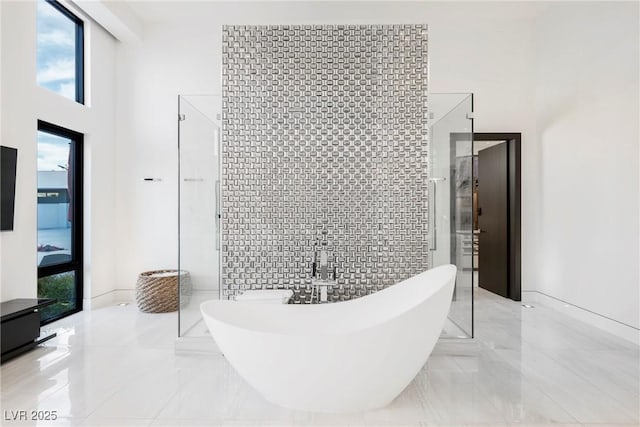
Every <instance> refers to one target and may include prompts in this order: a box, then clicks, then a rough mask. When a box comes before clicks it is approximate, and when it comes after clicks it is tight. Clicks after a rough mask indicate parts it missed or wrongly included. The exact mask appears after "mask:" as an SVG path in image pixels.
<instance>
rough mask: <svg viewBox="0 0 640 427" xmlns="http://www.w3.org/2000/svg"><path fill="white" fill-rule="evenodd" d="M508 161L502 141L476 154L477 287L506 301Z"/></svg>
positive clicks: (507, 293) (507, 279) (505, 145)
mask: <svg viewBox="0 0 640 427" xmlns="http://www.w3.org/2000/svg"><path fill="white" fill-rule="evenodd" d="M507 162H508V158H507V143H506V142H503V143H500V144H498V145H494V146H492V147H489V148H485V149H484V150H480V151H479V152H478V207H479V208H480V215H479V216H478V227H479V228H480V234H479V247H480V249H479V254H478V256H479V259H478V264H479V266H478V267H479V277H478V285H479V286H480V287H481V288H484V289H486V290H488V291H491V292H493V293H496V294H498V295H501V296H503V297H506V298H508V297H509V296H510V295H509V222H508V213H509V212H508V203H509V199H508V163H507Z"/></svg>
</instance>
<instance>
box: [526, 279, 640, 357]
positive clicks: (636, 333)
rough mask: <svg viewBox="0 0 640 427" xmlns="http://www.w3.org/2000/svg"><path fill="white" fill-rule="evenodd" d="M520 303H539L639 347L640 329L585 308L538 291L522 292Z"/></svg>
mask: <svg viewBox="0 0 640 427" xmlns="http://www.w3.org/2000/svg"><path fill="white" fill-rule="evenodd" d="M522 302H523V303H524V302H528V303H531V302H534V303H535V302H539V303H541V304H545V305H547V306H548V307H551V308H553V309H555V310H558V311H560V312H562V313H564V314H566V315H568V316H570V317H572V318H574V319H577V320H580V321H582V322H585V323H588V324H589V325H591V326H595V327H596V328H599V329H602V330H603V331H606V332H609V333H610V334H613V335H615V336H617V337H619V338H622V339H625V340H627V341H629V342H632V343H633V344H635V345H638V346H640V329H636V328H634V327H633V326H629V325H626V324H624V323H620V322H618V321H616V320H613V319H610V318H608V317H606V316H603V315H601V314H598V313H595V312H593V311H590V310H587V309H585V308H582V307H578V306H577V305H573V304H571V303H569V302H566V301H563V300H561V299H558V298H555V297H552V296H551V295H547V294H545V293H542V292H540V291H530V290H527V291H525V290H523V291H522Z"/></svg>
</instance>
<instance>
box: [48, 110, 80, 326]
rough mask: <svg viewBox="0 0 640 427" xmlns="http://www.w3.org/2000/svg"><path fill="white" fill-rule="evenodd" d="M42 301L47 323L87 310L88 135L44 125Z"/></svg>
mask: <svg viewBox="0 0 640 427" xmlns="http://www.w3.org/2000/svg"><path fill="white" fill-rule="evenodd" d="M37 251H38V297H39V298H55V299H56V300H57V302H56V303H55V304H54V305H52V306H49V307H46V308H44V309H42V311H41V320H42V323H49V322H51V321H54V320H56V319H59V318H61V317H64V316H67V315H69V314H72V313H76V312H78V311H80V310H82V134H80V133H77V132H74V131H71V130H68V129H64V128H61V127H59V126H56V125H52V124H50V123H46V122H43V121H38V249H37Z"/></svg>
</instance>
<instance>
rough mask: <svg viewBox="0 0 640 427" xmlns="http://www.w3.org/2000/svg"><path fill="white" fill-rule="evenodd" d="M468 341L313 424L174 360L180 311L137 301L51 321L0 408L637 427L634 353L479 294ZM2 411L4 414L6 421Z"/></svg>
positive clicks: (236, 383) (545, 312) (607, 338)
mask: <svg viewBox="0 0 640 427" xmlns="http://www.w3.org/2000/svg"><path fill="white" fill-rule="evenodd" d="M475 307H476V314H475V319H476V328H475V330H476V338H475V339H473V340H450V339H449V340H447V339H441V340H440V341H439V342H438V344H437V345H436V348H435V349H434V352H433V354H432V356H431V357H430V359H429V360H428V362H427V364H426V365H425V366H424V368H423V369H422V370H421V372H420V373H419V374H418V376H417V377H416V378H415V379H414V380H413V381H412V382H411V383H410V384H409V386H408V387H407V389H406V390H405V391H404V392H403V393H402V394H401V395H400V396H399V397H398V398H396V399H395V400H394V401H393V402H392V403H391V404H390V405H389V406H387V407H386V408H381V409H378V410H375V411H368V412H360V413H351V414H318V413H310V412H304V411H293V410H288V409H285V408H281V407H278V406H276V405H273V404H271V403H269V402H267V401H266V400H264V399H263V398H262V397H261V396H260V395H259V394H258V393H257V392H256V391H255V390H253V389H252V388H251V387H250V386H249V385H248V384H247V383H246V382H245V381H244V380H243V379H242V378H241V377H240V376H239V375H238V374H237V373H236V371H235V370H234V369H233V368H232V367H231V366H230V365H229V363H228V362H227V361H226V359H225V358H224V357H223V356H222V355H220V354H215V355H213V354H211V355H203V354H186V355H185V354H182V353H181V354H176V353H175V351H174V344H175V339H176V333H177V314H176V313H167V314H158V315H154V314H147V313H140V312H139V311H138V310H137V308H136V306H135V304H129V305H128V306H115V305H114V306H111V307H106V308H102V309H98V310H94V311H88V312H82V313H78V314H76V315H73V316H70V317H68V318H65V319H63V320H61V321H59V322H54V323H52V324H50V325H47V327H46V328H47V329H48V330H51V331H56V332H57V333H58V336H57V337H56V338H55V339H53V340H51V341H48V342H46V343H45V344H43V345H41V346H39V347H38V348H36V349H35V350H34V351H31V352H29V353H27V354H25V355H23V356H21V357H19V358H17V359H14V360H12V361H9V362H7V363H5V364H3V365H2V366H1V367H0V384H1V392H2V393H1V394H0V403H1V405H2V411H7V410H8V411H15V410H31V409H37V410H49V411H54V410H55V411H56V413H57V414H58V417H59V418H58V420H56V421H55V422H36V421H27V422H18V421H10V420H2V423H1V424H2V425H3V426H5V425H7V426H14V425H15V426H19V425H55V426H65V425H71V426H205V425H206V426H211V425H213V426H243V425H251V426H253V425H274V426H276V425H277V426H281V425H284V426H289V425H316V426H334V425H336V426H351V425H358V426H368V425H375V426H403V425H407V426H409V425H411V426H519V427H525V426H554V427H557V426H594V427H595V426H598V425H600V426H609V427H612V426H623V425H624V426H638V425H640V407H639V405H640V351H639V349H638V346H635V345H633V344H631V343H628V342H626V341H623V340H621V339H619V338H617V337H615V336H612V335H610V334H607V333H605V332H603V331H600V330H598V329H595V328H592V327H590V326H588V325H586V324H584V323H582V322H580V321H578V320H575V319H573V318H571V317H569V316H567V315H565V314H563V313H561V312H558V311H556V310H554V309H553V308H550V307H545V306H544V305H543V304H538V303H536V304H535V308H534V309H526V308H523V307H522V304H521V303H517V302H514V301H510V300H506V299H504V298H500V297H498V296H495V295H493V294H490V293H488V292H486V291H484V290H482V289H477V290H476V303H475ZM2 413H4V412H2Z"/></svg>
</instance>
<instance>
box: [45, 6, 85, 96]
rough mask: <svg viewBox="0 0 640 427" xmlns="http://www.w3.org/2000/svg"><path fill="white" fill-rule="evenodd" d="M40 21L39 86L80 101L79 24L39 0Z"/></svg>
mask: <svg viewBox="0 0 640 427" xmlns="http://www.w3.org/2000/svg"><path fill="white" fill-rule="evenodd" d="M37 3H38V18H37V19H38V20H37V25H38V27H37V29H38V30H37V34H38V36H37V44H38V47H37V62H36V64H37V70H36V73H37V74H36V75H37V77H36V80H37V82H38V85H39V86H41V87H44V88H47V89H49V90H52V91H54V92H56V93H59V94H60V95H62V96H65V97H67V98H70V99H72V100H74V101H75V100H76V24H75V22H73V21H71V20H70V19H69V18H68V17H66V16H64V15H63V14H62V13H61V12H60V11H59V10H57V9H56V8H55V7H53V6H52V5H50V4H49V3H47V2H46V1H43V0H39V1H38V2H37Z"/></svg>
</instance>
